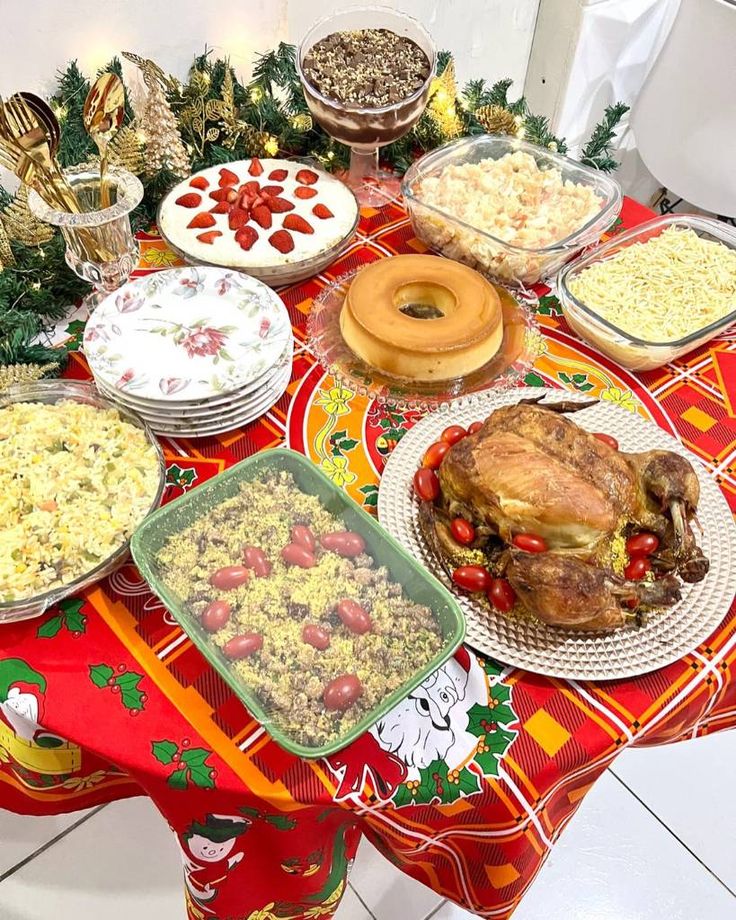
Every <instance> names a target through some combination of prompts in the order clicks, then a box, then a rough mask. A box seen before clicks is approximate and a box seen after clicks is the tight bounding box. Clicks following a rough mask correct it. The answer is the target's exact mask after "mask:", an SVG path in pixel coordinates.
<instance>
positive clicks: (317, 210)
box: [312, 204, 335, 220]
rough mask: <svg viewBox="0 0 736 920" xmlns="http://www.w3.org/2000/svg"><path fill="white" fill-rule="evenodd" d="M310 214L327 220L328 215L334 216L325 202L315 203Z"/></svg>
mask: <svg viewBox="0 0 736 920" xmlns="http://www.w3.org/2000/svg"><path fill="white" fill-rule="evenodd" d="M312 214H314V216H315V217H319V219H320V220H327V218H328V217H334V216H335V215H334V214H333V213H332V211H331V210H330V209H329V208H328V207H327V205H326V204H316V205H315V206H314V207H313V208H312Z"/></svg>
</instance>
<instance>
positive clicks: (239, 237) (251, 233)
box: [235, 227, 258, 250]
mask: <svg viewBox="0 0 736 920" xmlns="http://www.w3.org/2000/svg"><path fill="white" fill-rule="evenodd" d="M257 239H258V231H257V230H256V229H255V227H241V228H240V230H238V232H237V233H236V234H235V242H236V243H237V244H238V246H240V248H241V249H246V250H247V249H250V248H251V246H252V245H253V243H255V241H256V240H257Z"/></svg>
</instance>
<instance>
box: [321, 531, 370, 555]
mask: <svg viewBox="0 0 736 920" xmlns="http://www.w3.org/2000/svg"><path fill="white" fill-rule="evenodd" d="M319 542H320V543H321V544H322V546H323V547H324V548H325V549H328V550H331V551H332V552H333V553H337V555H338V556H344V557H345V558H346V559H354V558H355V557H356V556H360V555H361V553H364V552H365V540H364V539H363V538H362V537H361V535H360V534H359V533H355V532H354V531H352V530H336V531H335V532H334V533H325V534H322V536H321V537H320V538H319Z"/></svg>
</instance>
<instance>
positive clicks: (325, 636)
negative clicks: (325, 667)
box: [302, 623, 330, 652]
mask: <svg viewBox="0 0 736 920" xmlns="http://www.w3.org/2000/svg"><path fill="white" fill-rule="evenodd" d="M302 641H303V642H306V643H307V645H311V646H312V647H313V648H316V649H319V651H320V652H324V650H325V649H326V648H329V647H330V633H329V631H328V630H326V629H323V628H322V627H321V626H315V624H314V623H307V624H306V625H305V627H304V629H302Z"/></svg>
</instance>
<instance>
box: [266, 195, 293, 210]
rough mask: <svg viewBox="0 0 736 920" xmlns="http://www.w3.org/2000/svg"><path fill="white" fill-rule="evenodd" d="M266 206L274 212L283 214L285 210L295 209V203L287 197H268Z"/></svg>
mask: <svg viewBox="0 0 736 920" xmlns="http://www.w3.org/2000/svg"><path fill="white" fill-rule="evenodd" d="M266 207H267V208H268V209H269V211H273V213H274V214H283V212H284V211H293V210H294V205H293V203H292V202H291V201H288V200H287V199H286V198H278V197H277V198H266Z"/></svg>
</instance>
